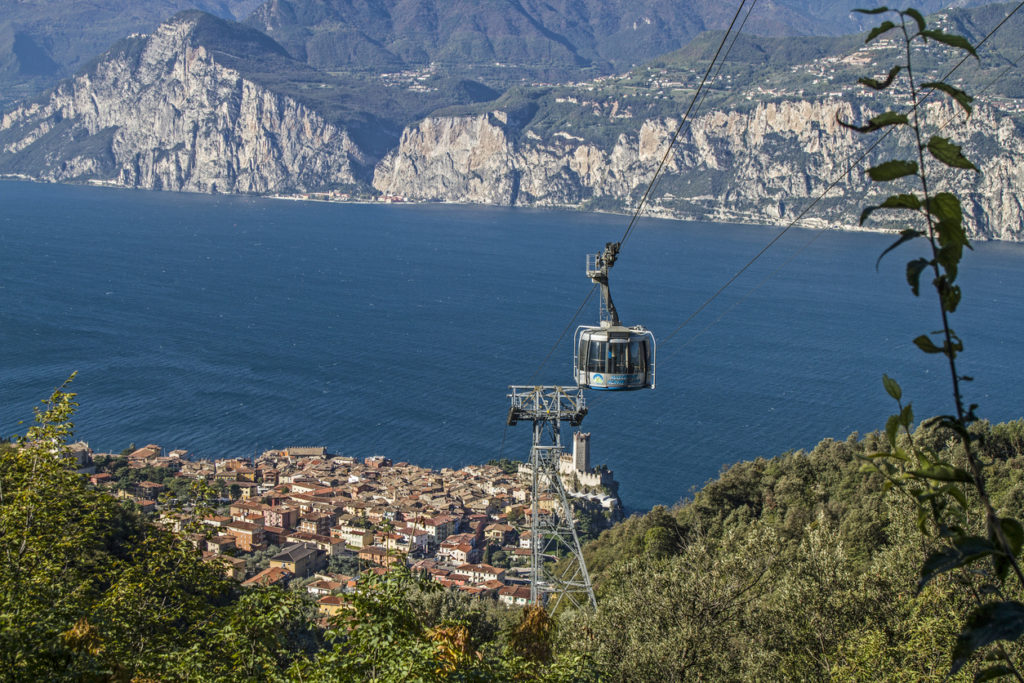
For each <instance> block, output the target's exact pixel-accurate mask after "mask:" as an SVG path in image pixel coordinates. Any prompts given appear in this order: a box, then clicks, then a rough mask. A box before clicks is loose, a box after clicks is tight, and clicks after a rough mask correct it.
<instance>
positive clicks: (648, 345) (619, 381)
mask: <svg viewBox="0 0 1024 683" xmlns="http://www.w3.org/2000/svg"><path fill="white" fill-rule="evenodd" d="M573 346H574V348H575V350H576V352H575V356H574V357H573V375H574V376H575V379H576V383H577V384H578V385H579V386H581V387H583V388H586V389H595V390H598V391H629V390H633V389H653V388H654V356H655V343H654V335H653V334H651V332H650V331H649V330H646V329H644V328H643V327H641V326H639V325H636V326H634V327H625V326H623V325H612V324H610V323H609V322H603V323H601V325H598V326H591V325H580V326H579V327H577V328H576V334H575V344H574V345H573Z"/></svg>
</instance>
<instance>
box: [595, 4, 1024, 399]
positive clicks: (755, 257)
mask: <svg viewBox="0 0 1024 683" xmlns="http://www.w3.org/2000/svg"><path fill="white" fill-rule="evenodd" d="M1021 7H1024V0H1022V2H1020V3H1019V4H1018V5H1017V6H1016V7H1015V8H1014V9H1013V10H1012V11H1011V12H1009V13H1008V14H1007V15H1006V16H1005V17H1003V20H1002V21H1000V22H999V23H998V24H997V25H996V26H995V28H993V29H992V30H991V31H989V32H988V34H987V35H986V36H985V37H984V38H982V40H981V41H979V42H978V44H977V45H976V46H975V51H977V50H978V48H980V47H981V46H982V45H984V44H985V43H986V42H987V41H988V40H989V39H990V38H991V37H992V36H993V35H995V33H996V31H998V30H999V29H1000V28H1002V26H1003V24H1005V23H1006V22H1007V21H1009V19H1010V17H1012V16H1013V15H1014V14H1015V13H1016V12H1017V11H1018V10H1020V9H1021ZM969 56H970V55H967V56H965V57H963V58H962V59H961V60H960V61H959V62H957V63H956V64H955V65H954V66H953V67H952V68H951V69H950V70H949V71H947V72H946V74H945V75H944V76H943V77H942V79H941V80H943V81H945V80H946V79H947V78H949V77H950V76H951V75H953V73H954V72H955V71H956V70H957V69H959V68H960V67H961V66H963V64H964V63H965V62H966V61H967V59H968V58H969ZM1013 66H1015V64H1013V63H1011V64H1009V65H1007V66H1006V67H1005V68H1004V69H1003V70H1002V71H1000V72H999V73H998V74H997V75H996V76H995V77H994V78H993V79H992V80H991V81H989V83H988V84H986V85H985V86H984V87H983V88H982V89H981V90H980V91H979V94H981V93H984V92H985V91H986V90H988V89H989V88H991V87H992V86H993V85H995V84H996V83H997V82H998V81H999V80H1000V79H1001V78H1002V76H1003V74H1005V73H1006V72H1007V71H1009V69H1010V68H1011V67H1013ZM934 93H935V90H934V89H932V90H929V91H928V92H927V93H925V95H924V96H923V97H922V98H921V99H920V100H919V102H918V105H917V106H920V105H922V104H924V103H925V101H926V100H927V99H928V98H929V97H931V96H932V95H933V94H934ZM913 109H914V108H913V107H911V109H909V110H908V111H907V112H906V113H908V114H909V113H910V112H911V111H913ZM960 114H961V112H960V111H956V112H954V113H953V115H951V116H950V117H949V118H948V119H946V121H945V122H944V123H943V124H942V125H941V126H940V127H939V130H942V129H944V128H945V127H946V126H948V125H949V124H950V123H952V121H953V120H954V119H955V118H957V117H958V116H960ZM893 132H894V129H893V128H889V129H887V130H886V131H885V132H884V133H883V134H882V135H881V136H879V137H878V138H877V139H876V140H875V141H874V142H873V143H872V144H871V145H869V146H868V148H867V149H866V150H864V151H863V152H862V153H861V154H860V155H859V156H857V158H856V160H855V161H854V162H853V164H849V163H848V162H849V160H850V158H851V157H852V155H848V156H847V158H846V160H845V161H844V164H846V165H847V167H848V168H849V167H851V166H852V165H856V164H859V163H860V162H861V161H863V160H864V158H865V157H866V156H867V155H868V154H870V153H871V152H872V151H873V150H874V149H875V148H876V147H877V146H878V145H879V144H881V142H882V141H883V140H884V139H885V138H886V137H888V136H889V135H890V134H891V133H893ZM844 175H846V174H845V173H843V174H841V175H840V176H839V177H838V178H836V179H835V180H833V181H832V182H831V183H830V184H829V186H828V187H826V188H825V189H824V190H823V191H822V192H821V194H819V195H818V196H817V197H816V198H815V199H814V201H813V202H811V203H810V204H809V205H808V206H807V207H806V208H804V209H803V210H802V211H801V212H800V213H799V214H798V215H797V216H796V217H795V218H794V219H793V220H792V221H791V222H790V223H789V225H787V226H786V227H785V228H784V229H783V230H782V232H780V233H779V234H778V235H776V236H775V237H774V238H772V239H771V240H770V241H769V242H768V244H766V245H765V247H764V248H763V249H761V250H760V251H759V252H758V253H757V254H756V255H755V256H754V257H753V258H752V259H750V261H748V262H747V264H746V265H744V266H743V267H742V268H740V269H739V270H738V271H737V272H736V274H735V275H733V276H732V277H731V278H730V279H729V280H728V281H727V282H726V283H725V284H724V285H722V286H721V287H720V288H719V289H718V290H717V291H716V292H715V293H714V294H713V295H712V296H711V297H709V298H708V299H707V300H706V301H705V302H704V303H703V304H701V306H700V307H699V308H697V310H695V311H694V312H693V313H692V314H690V316H689V317H688V318H686V320H684V321H683V322H682V323H681V324H680V325H679V326H678V327H677V328H676V329H675V330H674V331H673V332H672V333H671V334H670V335H669V336H667V337H665V338H664V339H663V340H662V341H661V345H662V346H663V347H664V345H665V344H667V343H668V342H669V341H671V340H672V339H673V338H674V337H675V336H676V335H677V334H678V333H679V332H680V331H681V330H682V329H683V328H684V327H685V326H686V325H687V324H689V323H690V322H691V321H692V320H693V319H694V318H695V317H696V316H697V315H698V314H699V313H700V312H701V311H703V310H704V309H705V308H707V307H708V306H709V305H710V304H711V302H712V301H714V300H715V299H716V298H718V296H719V295H721V293H722V292H723V291H725V289H727V288H728V287H729V286H730V285H732V283H733V282H735V281H736V280H737V279H738V278H739V276H740V275H742V274H743V273H744V272H745V271H746V270H747V269H748V268H750V266H752V265H753V264H754V262H755V261H757V260H758V259H759V258H761V256H763V255H764V253H765V252H766V251H768V249H769V248H771V247H772V246H773V245H774V244H775V243H776V242H778V241H779V239H780V238H781V237H782V236H783V235H784V234H785V233H786V232H787V231H788V230H789V229H790V228H792V227H794V225H796V223H797V222H798V221H800V220H801V219H803V217H804V216H805V215H806V214H807V212H808V211H810V210H811V209H812V208H813V207H814V206H815V205H816V204H817V203H818V202H819V201H820V200H821V199H823V198H824V197H825V195H826V194H828V192H829V191H830V190H832V189H833V188H834V187H835V186H836V185H837V184H839V182H840V180H841V179H842V177H843V176H844ZM832 229H833V228H831V227H829V228H825V229H824V230H820V231H818V232H816V233H815V235H814V236H813V237H812V238H811V239H810V240H808V241H807V243H806V244H804V245H803V246H802V247H801V248H800V249H799V250H797V252H796V253H794V254H793V255H792V256H791V257H790V258H789V259H787V260H786V262H785V263H783V264H782V265H780V266H779V267H778V268H776V269H775V270H773V271H772V272H771V273H769V274H768V275H766V276H765V277H764V278H763V279H762V280H761V281H760V282H758V283H757V285H755V286H754V287H753V288H752V289H751V290H750V291H749V292H747V294H746V295H744V296H743V297H741V298H740V299H738V300H737V301H735V302H733V303H732V305H730V306H729V307H728V308H727V309H726V310H725V311H723V312H722V313H721V314H720V315H719V316H718V317H717V318H715V319H714V320H712V321H711V322H710V323H708V324H707V325H705V326H704V327H703V328H701V329H700V331H698V332H697V333H696V334H694V335H693V336H692V337H691V338H689V339H687V340H686V342H684V343H683V344H682V345H681V346H679V347H677V348H676V349H674V350H673V352H672V354H671V355H669V356H668V357H667V358H666V359H665V360H669V359H672V358H674V357H675V356H676V355H677V354H678V353H679V352H680V351H681V350H682V349H684V348H686V347H687V346H689V345H690V344H691V343H693V342H694V341H696V339H697V338H699V337H700V336H701V335H703V334H704V333H705V332H707V331H708V330H709V329H711V328H712V327H714V326H715V325H717V324H718V323H719V322H720V321H721V320H722V318H724V317H725V316H726V315H728V314H729V313H730V312H731V311H732V310H733V309H734V308H736V307H737V306H738V305H740V304H741V303H743V302H744V301H746V300H747V299H749V298H750V297H751V296H753V294H754V293H755V292H756V291H757V290H758V289H760V288H761V287H762V286H763V285H764V284H765V283H767V282H768V280H770V279H771V278H773V277H775V275H777V274H778V273H779V272H780V271H782V270H783V269H785V268H787V267H788V266H789V264H791V263H792V262H793V261H794V260H795V259H796V257H797V256H799V255H800V254H802V253H803V252H804V250H806V249H807V248H808V247H809V246H810V245H811V244H812V243H813V242H814V241H815V240H817V239H818V238H819V237H821V236H822V235H823V234H825V233H826V232H828V231H829V230H832ZM662 362H664V361H662ZM596 402H597V401H596V400H594V401H591V405H594V403H596Z"/></svg>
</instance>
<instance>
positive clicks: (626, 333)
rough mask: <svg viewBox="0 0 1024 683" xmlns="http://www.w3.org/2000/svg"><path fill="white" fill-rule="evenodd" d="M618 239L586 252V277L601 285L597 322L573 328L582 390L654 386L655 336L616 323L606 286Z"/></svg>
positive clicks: (575, 366)
mask: <svg viewBox="0 0 1024 683" xmlns="http://www.w3.org/2000/svg"><path fill="white" fill-rule="evenodd" d="M619 246H620V243H619V242H608V243H607V244H606V245H605V247H604V251H603V252H602V253H600V254H587V277H589V278H590V279H591V280H593V281H594V283H595V284H597V285H600V287H601V304H600V306H601V312H600V317H601V321H600V324H599V325H580V326H579V327H577V328H576V334H575V335H574V337H575V344H574V345H573V346H574V347H575V349H576V352H575V355H574V356H573V375H574V376H575V378H576V383H577V384H578V385H579V386H580V387H582V388H584V389H596V390H599V391H629V390H633V389H653V388H654V352H655V344H654V335H653V334H651V332H650V331H649V330H647V329H645V328H644V327H643V326H641V325H634V326H632V327H626V326H625V325H623V324H622V323H621V322H619V314H618V311H616V310H615V304H614V303H612V294H611V290H610V289H609V287H608V271H609V270H610V269H611V267H612V266H614V265H615V259H616V258H617V257H618V255H619Z"/></svg>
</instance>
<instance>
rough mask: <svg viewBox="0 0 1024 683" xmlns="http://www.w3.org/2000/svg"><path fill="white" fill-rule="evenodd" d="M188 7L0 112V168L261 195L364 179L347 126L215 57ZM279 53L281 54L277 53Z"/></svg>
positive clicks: (61, 178) (53, 177) (55, 177)
mask: <svg viewBox="0 0 1024 683" xmlns="http://www.w3.org/2000/svg"><path fill="white" fill-rule="evenodd" d="M201 21H219V20H216V19H214V18H213V17H209V16H208V15H202V14H200V13H188V14H184V15H179V16H178V17H177V18H175V19H174V20H172V21H170V22H168V23H165V24H163V25H161V26H160V27H159V28H158V29H157V31H156V32H155V33H153V34H152V35H150V36H146V37H135V38H132V39H129V40H128V41H126V42H124V43H123V44H121V45H120V46H119V47H118V48H116V49H114V50H112V51H111V52H110V53H108V54H107V55H106V56H105V57H104V58H102V59H100V60H99V61H98V62H97V63H96V65H95V66H94V67H93V68H92V69H90V70H87V71H85V72H83V73H80V74H79V75H78V76H76V77H74V78H73V79H70V80H68V81H64V82H63V83H62V84H60V85H59V86H58V87H57V88H56V89H55V90H54V91H53V92H52V93H51V94H49V95H48V96H46V97H44V98H42V99H41V100H38V101H36V102H33V103H29V104H25V105H22V106H20V107H18V108H16V109H14V110H12V111H10V112H8V113H7V114H6V115H4V116H3V118H2V119H0V171H2V172H6V173H17V174H22V175H25V176H27V177H31V178H35V179H40V180H49V181H55V182H65V181H82V180H101V181H109V182H111V183H113V184H116V185H121V186H125V187H136V188H147V189H163V190H187V191H196V192H228V193H233V192H244V193H250V192H251V193H266V192H278V191H284V190H292V191H293V190H309V189H322V188H331V187H338V186H348V185H355V184H358V183H360V182H361V181H360V178H359V176H360V175H361V173H365V171H363V167H365V166H368V165H371V166H372V160H370V159H367V157H366V155H365V154H364V153H363V152H362V151H361V150H360V149H359V147H358V146H357V145H356V144H355V143H354V142H353V141H352V139H351V138H350V136H349V133H348V132H347V131H346V130H345V128H344V127H342V126H341V125H339V124H337V123H333V122H330V121H328V120H326V119H325V118H324V117H323V116H321V115H320V114H319V113H317V112H316V111H313V110H312V109H310V108H309V107H307V106H305V105H303V104H301V103H299V102H297V101H295V100H294V99H292V98H289V97H287V96H285V95H282V94H279V93H276V92H273V91H271V90H269V89H268V88H266V87H264V86H263V85H260V84H259V83H258V82H255V81H253V80H251V79H248V78H245V77H243V75H242V74H240V73H239V72H238V71H237V70H235V69H233V68H229V67H227V66H224V65H223V64H222V63H221V62H220V61H218V58H217V55H216V53H215V51H214V50H211V49H209V48H208V47H206V46H205V45H202V44H199V43H198V42H197V41H196V40H195V35H194V33H195V29H196V26H197V23H198V22H201ZM282 53H283V51H282Z"/></svg>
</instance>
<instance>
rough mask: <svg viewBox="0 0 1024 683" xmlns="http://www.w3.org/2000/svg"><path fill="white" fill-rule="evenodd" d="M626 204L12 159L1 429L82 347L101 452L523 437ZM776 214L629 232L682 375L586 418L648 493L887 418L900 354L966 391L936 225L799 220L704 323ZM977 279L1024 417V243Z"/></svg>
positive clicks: (1, 329)
mask: <svg viewBox="0 0 1024 683" xmlns="http://www.w3.org/2000/svg"><path fill="white" fill-rule="evenodd" d="M626 223H627V219H626V218H624V217H621V216H610V215H592V214H584V213H576V212H565V211H532V210H524V209H501V208H471V207H453V206H440V205H419V206H365V205H342V204H324V203H303V202H288V201H275V200H269V199H255V198H242V197H210V196H201V195H183V194H161V193H148V192H133V191H122V190H112V189H105V188H91V187H67V186H48V185H35V184H29V183H19V182H0V434H2V435H10V434H12V433H21V432H22V431H23V430H24V428H25V425H24V424H19V421H21V420H28V419H30V418H31V411H32V407H33V405H35V404H36V403H37V402H38V400H39V399H40V398H42V397H44V396H46V395H48V394H49V392H50V391H52V389H53V388H54V387H55V386H56V385H58V384H60V382H61V381H62V380H63V379H64V378H65V377H67V376H68V374H69V373H70V372H71V371H73V370H76V371H78V377H77V379H76V380H75V382H74V385H73V386H74V390H75V391H77V393H78V395H79V401H80V403H81V408H80V409H79V411H78V413H77V415H76V420H75V421H76V426H77V428H76V437H77V438H80V439H83V440H86V441H88V442H89V443H90V444H91V445H92V447H93V448H94V449H96V450H121V449H122V448H124V447H125V446H126V445H127V444H128V443H129V442H135V443H137V444H139V445H142V444H145V443H157V444H160V445H162V446H164V447H165V448H185V449H188V450H190V451H192V452H193V453H194V454H195V455H197V456H200V457H212V458H216V457H226V456H249V455H252V454H253V453H256V452H258V451H262V450H265V449H268V448H279V447H286V446H296V445H324V446H327V447H328V448H329V449H330V450H331V451H333V452H341V453H345V454H347V455H353V456H357V457H365V456H369V455H373V454H377V453H379V454H382V455H386V456H389V457H391V458H393V459H395V460H408V461H410V462H413V463H416V464H421V465H425V466H431V467H445V466H451V467H458V466H462V465H466V464H470V463H476V462H482V461H485V460H487V459H489V458H493V457H497V456H498V455H499V453H501V454H503V455H504V456H506V457H512V458H525V457H526V455H527V454H528V451H529V443H530V429H529V427H528V426H527V425H520V426H517V427H511V428H508V429H507V430H506V428H505V414H506V410H507V398H506V393H507V386H508V385H509V384H535V383H536V384H569V383H571V381H572V378H571V348H570V346H571V338H572V334H571V331H570V333H569V334H568V335H566V338H565V339H563V340H562V342H561V343H560V344H559V345H558V347H557V348H555V349H554V353H553V354H552V355H551V358H550V360H548V361H547V363H546V364H543V362H544V359H545V357H546V356H548V353H549V351H551V350H552V347H553V345H554V344H555V342H556V340H558V338H559V335H560V334H561V333H562V331H563V330H564V329H565V328H566V326H567V325H569V323H570V320H571V319H572V317H573V314H574V313H575V312H576V310H577V308H578V307H579V306H580V304H581V303H582V302H583V300H584V298H585V297H586V295H587V293H588V292H589V291H590V287H591V284H590V282H589V280H588V279H587V278H586V276H585V274H584V272H583V270H584V263H585V261H584V257H585V254H586V253H587V252H595V251H599V250H600V249H601V248H602V247H603V245H604V243H605V242H607V241H613V240H616V239H618V238H619V237H620V236H621V235H622V233H623V231H624V229H625V226H626ZM778 232H779V229H778V228H768V227H756V226H732V225H729V226H726V225H712V224H705V223H684V222H678V221H661V220H644V221H641V223H640V224H639V225H638V226H637V228H636V229H635V230H634V232H633V233H632V235H631V237H630V239H629V241H628V242H627V243H626V244H625V245H624V247H623V250H622V255H621V257H620V258H619V261H618V263H617V264H616V266H615V268H614V270H613V271H612V277H611V281H612V292H613V294H614V297H615V302H616V305H617V308H618V309H619V313H620V315H621V317H622V318H623V321H624V322H626V323H628V324H636V323H642V324H644V325H645V326H647V327H648V328H650V329H651V330H653V331H654V333H655V335H656V336H658V338H659V346H658V354H659V355H658V368H657V370H658V376H657V384H658V386H657V389H655V390H654V391H647V392H628V393H625V394H617V395H599V394H591V395H590V399H592V400H591V410H590V414H589V415H588V416H587V418H586V420H585V421H584V423H583V429H584V430H586V431H589V432H591V434H592V437H591V442H592V450H593V457H594V460H595V462H597V463H607V464H608V465H609V466H610V467H611V468H612V469H613V470H614V471H615V475H616V478H617V479H618V480H619V481H620V482H621V484H622V487H621V494H622V496H623V499H624V502H625V503H626V505H627V507H628V508H631V509H643V508H648V507H650V506H652V505H655V504H658V503H666V504H670V503H673V502H675V501H677V500H679V499H680V498H682V497H685V496H687V495H688V494H689V492H690V491H691V489H692V488H693V487H694V486H699V485H700V484H702V483H703V482H705V481H707V480H708V479H709V478H712V477H714V476H715V475H716V474H717V473H718V472H719V471H720V470H721V468H722V467H723V466H725V465H728V464H730V463H734V462H737V461H739V460H746V459H751V458H755V457H759V456H765V457H770V456H774V455H778V454H779V453H782V452H785V451H787V450H792V449H798V448H809V447H812V446H813V445H814V444H815V443H817V442H818V441H819V440H820V439H822V438H825V437H833V438H837V439H844V438H846V436H847V435H848V434H849V433H850V432H853V431H860V432H866V431H871V430H873V429H877V428H880V427H881V426H882V425H884V423H885V418H886V416H887V415H888V414H889V412H890V410H891V409H892V406H891V405H890V401H889V399H888V398H887V397H886V395H885V393H884V391H883V389H882V386H881V381H880V378H881V375H882V373H883V372H887V373H888V374H890V375H891V376H893V377H895V378H896V379H898V380H899V381H901V383H902V384H903V386H904V393H905V394H906V395H907V396H908V397H909V398H910V399H911V400H912V401H913V403H914V406H915V411H916V413H917V415H918V416H926V415H930V414H935V413H939V412H947V411H949V410H950V409H951V402H950V399H949V389H948V386H949V380H948V374H947V373H946V372H944V368H943V366H942V363H941V362H940V361H939V360H937V359H936V358H935V357H926V356H924V354H922V353H920V352H918V351H916V350H915V349H914V348H913V347H912V345H911V343H910V340H911V339H912V338H913V337H915V336H917V335H918V334H921V333H923V332H928V331H930V330H933V329H935V328H937V327H938V312H937V306H936V304H935V303H934V301H933V299H931V298H925V297H922V298H921V299H915V298H914V297H913V296H912V295H911V294H910V292H909V290H908V288H907V286H906V285H905V283H904V281H903V268H904V263H905V262H906V261H907V260H908V259H910V258H912V257H913V256H915V255H916V252H915V249H917V247H906V248H902V249H901V251H897V252H896V253H895V254H891V255H890V256H888V257H887V258H886V260H885V261H883V263H882V267H881V269H880V272H878V273H876V272H875V266H874V264H875V259H876V258H877V255H878V254H879V253H880V252H881V250H882V249H884V247H885V246H886V245H887V244H888V243H889V242H890V241H891V239H892V238H891V237H887V236H882V235H872V234H862V233H839V232H835V231H826V232H817V231H807V230H791V231H789V232H788V233H786V234H785V235H784V236H783V238H782V239H781V240H780V241H779V243H778V244H777V245H776V246H775V247H773V248H772V249H770V250H769V251H768V252H767V254H766V256H765V257H764V258H762V259H761V260H759V261H758V262H757V263H756V264H755V265H754V266H753V267H752V268H751V269H750V270H749V271H748V272H746V273H745V274H744V275H743V276H741V277H740V278H739V279H738V280H737V281H736V283H735V284H734V285H732V286H731V287H729V288H728V289H727V290H726V291H725V292H724V293H723V294H722V295H721V296H720V297H719V298H718V299H717V300H715V301H714V302H713V303H712V304H711V305H709V306H708V307H707V308H705V309H704V310H703V311H701V312H700V314H698V315H697V316H696V317H694V318H693V320H692V321H690V322H689V323H688V324H686V325H684V326H682V327H680V325H682V323H683V322H684V321H685V320H686V319H687V318H688V317H689V316H690V315H691V313H693V312H694V311H695V310H696V309H697V308H698V307H699V306H700V305H701V304H702V303H703V302H704V301H706V300H707V299H708V297H710V296H711V295H712V294H713V293H714V292H715V291H716V290H718V288H719V287H720V286H721V285H723V284H724V283H725V282H726V281H727V280H728V279H729V278H730V277H731V276H732V275H733V274H734V273H735V272H736V271H737V270H738V269H739V268H740V267H741V266H742V265H743V264H745V263H746V262H747V261H748V260H749V259H750V258H751V257H752V256H754V255H755V254H756V253H757V252H758V251H759V250H760V249H761V248H762V247H763V246H764V245H765V244H766V243H767V242H768V240H769V239H771V237H773V236H774V235H776V234H778ZM962 282H963V286H964V302H963V307H962V310H961V311H960V312H958V313H957V314H956V315H955V316H954V326H955V328H956V330H957V332H959V333H960V335H961V336H962V337H963V339H964V340H965V344H966V352H965V354H964V356H963V360H962V363H963V364H962V371H963V372H964V373H966V374H969V375H973V376H974V377H975V381H974V382H973V383H972V384H969V385H967V397H968V400H969V401H970V402H976V403H978V404H980V409H979V412H980V414H982V415H983V416H985V417H987V418H990V419H992V420H993V421H996V420H999V421H1001V420H1007V419H1013V418H1017V417H1020V416H1021V415H1022V414H1024V408H1022V406H1021V403H1020V396H1021V386H1022V381H1024V363H1021V361H1020V359H1021V356H1022V351H1024V343H1022V338H1024V315H1022V313H1024V246H1021V245H1013V244H1000V243H983V244H979V245H976V251H974V252H971V253H969V254H968V255H967V257H966V259H965V264H964V267H963V274H962ZM597 314H598V312H597V304H596V300H591V303H590V304H589V305H588V306H587V307H586V308H585V309H584V312H583V314H582V316H581V320H580V322H586V323H592V322H594V320H595V319H596V317H597ZM542 364H543V365H542ZM567 429H568V428H567Z"/></svg>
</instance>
